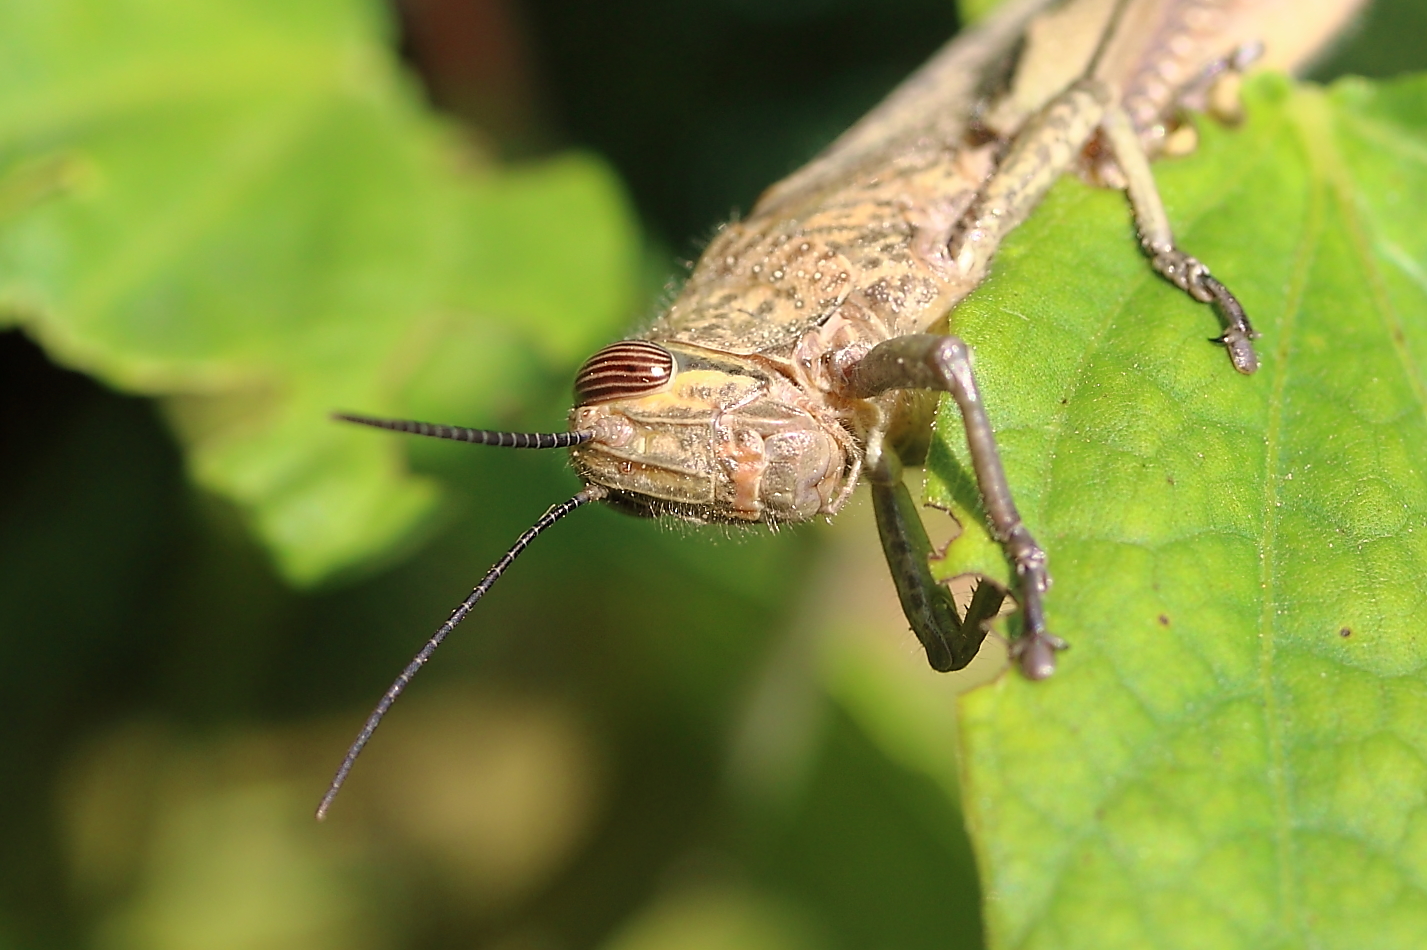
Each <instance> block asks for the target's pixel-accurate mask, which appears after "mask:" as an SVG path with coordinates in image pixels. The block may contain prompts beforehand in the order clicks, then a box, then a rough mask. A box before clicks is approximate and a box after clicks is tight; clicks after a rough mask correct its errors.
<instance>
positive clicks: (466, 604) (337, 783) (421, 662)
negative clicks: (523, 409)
mask: <svg viewBox="0 0 1427 950" xmlns="http://www.w3.org/2000/svg"><path fill="white" fill-rule="evenodd" d="M341 418H349V417H346V416H343V417H341ZM350 421H353V422H366V423H368V424H376V425H378V426H380V427H382V428H386V427H387V426H385V425H384V424H383V423H382V422H381V421H380V420H367V419H361V418H356V419H351V420H350ZM424 424H425V423H420V422H417V423H397V424H396V425H424ZM393 427H394V426H393ZM437 428H441V429H448V428H449V427H448V426H439V427H437ZM399 431H408V430H404V429H403V430H399ZM413 431H414V430H413ZM456 431H464V432H481V430H479V429H464V430H456ZM417 434H418V435H426V434H427V433H424V432H418V433H417ZM495 434H496V435H511V434H514V435H521V436H528V435H534V436H535V437H536V438H546V436H544V435H540V434H538V433H495ZM571 434H574V435H579V434H581V433H556V436H563V435H571ZM437 438H446V436H437ZM552 447H553V446H552ZM604 496H605V490H604V489H603V488H601V487H600V486H598V485H591V486H589V487H587V488H585V490H584V491H582V492H580V493H579V494H577V495H575V497H574V498H571V499H570V500H569V501H564V502H561V503H560V504H558V505H555V506H554V507H552V508H551V509H550V510H549V511H547V512H545V514H543V515H541V516H540V520H538V521H536V522H535V524H533V525H531V526H530V527H529V528H528V529H527V530H526V532H525V533H524V534H522V535H521V536H520V537H519V538H517V539H516V540H515V544H513V545H511V548H510V550H509V551H507V552H505V556H504V557H502V558H501V559H500V560H499V561H496V562H495V566H494V567H492V568H491V569H490V570H489V571H487V572H486V576H485V577H483V578H481V582H480V583H479V584H477V585H476V589H475V590H473V591H471V595H470V596H469V597H467V598H466V599H465V600H463V601H462V602H461V606H459V607H457V608H456V609H455V610H454V611H452V612H451V616H450V617H448V618H447V619H446V622H445V623H443V624H442V625H441V629H439V630H437V631H436V632H435V633H434V634H433V635H432V636H431V639H430V640H427V641H426V645H425V646H423V647H422V648H421V650H420V652H418V653H417V654H416V656H414V657H412V659H411V662H410V663H408V664H406V669H404V670H402V671H401V675H400V676H398V677H397V678H396V680H395V682H393V683H392V684H391V686H389V687H388V688H387V691H386V692H385V693H384V694H383V695H382V698H381V701H380V702H378V703H377V706H376V708H375V709H373V710H372V713H371V715H369V716H368V717H367V721H366V722H365V723H364V724H363V725H362V731H361V732H359V733H357V738H356V739H355V740H353V742H352V744H351V746H350V747H349V748H348V749H347V755H346V757H345V758H343V759H342V764H341V765H340V766H338V767H337V774H336V775H334V776H332V784H331V785H329V786H327V794H325V795H323V796H322V801H321V802H320V803H318V805H317V820H318V821H322V820H323V819H324V818H326V817H327V811H328V809H330V808H331V807H332V802H333V800H335V799H336V797H337V793H338V792H339V791H341V790H342V784H343V783H344V782H346V781H347V774H348V773H349V772H351V771H352V765H353V764H354V763H355V762H356V761H357V756H359V755H361V754H362V749H363V748H364V747H365V746H366V744H367V741H368V740H370V739H371V737H372V733H374V732H376V731H377V726H379V725H380V724H381V721H382V717H383V716H385V715H386V711H387V710H388V709H390V708H391V704H392V703H394V702H396V698H397V697H398V696H400V695H401V694H402V691H403V690H405V689H406V686H407V684H408V683H410V682H411V678H412V677H413V676H415V675H416V674H417V672H418V671H419V670H420V669H421V668H422V667H423V666H425V665H426V661H427V660H429V659H431V654H433V653H435V652H436V648H437V647H439V646H440V645H441V641H442V640H445V639H446V635H447V634H448V633H450V632H451V631H452V630H455V629H456V625H457V624H458V623H460V622H461V621H462V620H465V619H466V614H468V613H470V612H471V608H472V607H474V606H475V605H476V602H477V601H479V600H480V599H481V598H482V597H484V596H485V595H486V591H488V590H490V589H491V587H492V586H493V585H494V584H495V582H496V581H498V580H500V576H501V575H502V574H504V573H505V572H506V569H507V568H509V567H510V566H511V565H512V564H514V563H515V559H516V558H518V557H520V554H521V552H522V551H524V550H525V549H526V548H527V547H529V546H530V542H531V541H534V540H535V539H536V538H537V537H539V536H540V534H541V533H542V532H543V531H544V530H545V529H546V528H548V527H550V526H551V525H553V524H554V523H555V522H557V521H559V520H560V519H561V518H563V517H565V516H566V515H568V514H569V513H570V512H572V511H574V510H575V509H576V508H579V507H581V506H583V505H587V504H589V503H590V502H592V501H598V500H599V499H601V498H603V497H604Z"/></svg>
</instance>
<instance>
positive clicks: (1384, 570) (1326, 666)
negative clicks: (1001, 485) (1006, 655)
mask: <svg viewBox="0 0 1427 950" xmlns="http://www.w3.org/2000/svg"><path fill="white" fill-rule="evenodd" d="M1248 107H1249V113H1250V117H1251V118H1250V120H1249V122H1248V123H1247V124H1246V125H1245V126H1244V127H1243V128H1242V129H1239V130H1235V131H1226V130H1223V129H1219V128H1216V127H1214V126H1212V125H1210V124H1205V127H1203V128H1202V130H1201V131H1202V133H1203V136H1204V141H1203V145H1202V147H1201V149H1200V150H1199V152H1198V154H1196V155H1195V156H1193V157H1191V158H1189V159H1186V160H1183V161H1179V162H1165V163H1162V164H1161V165H1159V166H1157V174H1158V176H1159V178H1160V181H1161V183H1162V187H1163V190H1164V194H1165V198H1166V200H1167V203H1168V205H1169V209H1170V214H1171V217H1172V218H1173V220H1174V222H1175V224H1176V226H1177V227H1178V229H1179V235H1180V238H1181V240H1182V243H1183V245H1184V246H1185V247H1186V248H1187V249H1189V250H1190V251H1191V252H1192V253H1194V254H1196V255H1197V256H1199V257H1201V258H1202V259H1203V260H1205V261H1206V262H1208V263H1209V264H1210V265H1211V266H1212V267H1213V268H1214V269H1215V272H1216V273H1217V274H1218V275H1219V276H1221V277H1222V278H1223V280H1224V281H1225V283H1226V284H1228V285H1229V286H1231V287H1232V288H1234V290H1235V291H1236V292H1237V293H1238V294H1239V296H1240V297H1241V298H1242V299H1243V301H1244V303H1245V305H1246V306H1247V308H1248V310H1249V312H1250V313H1251V315H1252V317H1253V319H1254V322H1255V325H1256V326H1257V328H1258V329H1259V330H1261V331H1262V333H1263V337H1262V339H1261V340H1260V341H1259V349H1260V353H1261V355H1262V358H1263V366H1262V368H1261V369H1260V370H1259V372H1258V374H1257V375H1255V376H1252V377H1242V376H1239V375H1237V374H1235V373H1234V372H1233V371H1232V370H1231V369H1230V367H1229V365H1228V361H1227V360H1226V359H1225V357H1224V355H1223V353H1222V351H1221V350H1220V349H1219V348H1218V347H1215V346H1212V345H1210V344H1209V343H1207V342H1206V338H1208V337H1210V336H1213V335H1214V333H1215V323H1214V319H1213V317H1212V315H1211V312H1210V311H1209V309H1208V308H1206V307H1203V306H1200V305H1196V304H1195V303H1193V302H1192V301H1190V300H1189V299H1188V298H1187V297H1186V296H1185V295H1183V294H1180V293H1178V292H1177V291H1175V290H1174V289H1173V288H1171V287H1170V286H1169V285H1168V284H1167V283H1165V282H1164V281H1163V280H1161V279H1159V278H1157V277H1155V276H1154V275H1153V274H1152V273H1151V272H1150V270H1149V268H1148V267H1147V266H1146V264H1145V261H1144V259H1143V258H1142V256H1141V255H1140V254H1139V252H1138V250H1137V248H1136V246H1135V243H1134V240H1133V235H1132V231H1131V225H1130V221H1129V216H1128V212H1127V209H1126V207H1125V204H1124V199H1123V198H1122V197H1121V196H1120V195H1118V194H1116V193H1113V192H1106V191H1096V190H1092V189H1089V188H1087V187H1085V186H1083V185H1081V184H1080V183H1078V182H1075V181H1066V182H1063V183H1061V184H1060V185H1059V186H1058V187H1057V188H1056V190H1055V191H1054V192H1053V194H1052V195H1051V196H1050V198H1049V200H1048V201H1047V202H1046V204H1045V205H1044V206H1043V207H1042V208H1041V209H1040V210H1039V211H1038V212H1037V214H1036V215H1035V216H1034V218H1033V219H1032V221H1031V222H1030V223H1028V224H1027V225H1026V226H1025V227H1024V228H1023V229H1021V230H1020V231H1019V232H1018V233H1017V234H1016V235H1014V237H1013V239H1012V240H1011V241H1010V242H1008V243H1007V245H1006V246H1005V248H1004V249H1003V251H1002V255H1001V257H1000V258H999V259H998V261H997V264H996V270H997V274H996V276H995V277H993V278H992V280H991V281H990V282H989V283H988V284H987V285H985V286H984V287H983V288H982V289H981V290H980V291H979V292H978V293H977V294H976V295H975V296H974V297H973V298H972V299H971V300H969V301H968V302H967V303H966V304H965V305H964V306H963V307H962V309H961V310H959V311H958V313H957V315H956V327H957V330H958V332H960V333H962V334H964V335H965V337H966V338H967V339H968V340H969V341H970V342H971V343H972V345H973V347H974V349H975V352H976V357H977V367H978V370H979V373H980V375H981V378H982V379H983V380H984V385H985V398H986V402H987V405H988V407H989V409H990V412H991V415H992V419H993V421H994V422H995V424H996V426H997V429H998V432H999V435H1000V439H1001V444H1002V446H1003V448H1004V451H1005V458H1006V463H1007V468H1008V472H1009V477H1010V481H1011V484H1012V486H1013V488H1014V489H1015V491H1016V492H1017V494H1018V499H1019V501H1020V503H1021V510H1022V513H1023V514H1024V516H1025V520H1026V522H1027V524H1028V525H1029V526H1030V527H1031V529H1032V531H1033V532H1034V533H1035V534H1036V536H1037V537H1038V538H1039V539H1040V540H1041V541H1042V543H1043V544H1044V545H1045V546H1046V548H1047V549H1048V551H1049V552H1050V558H1051V562H1050V563H1051V568H1052V573H1053V574H1054V577H1055V580H1056V585H1055V587H1054V588H1053V589H1052V591H1051V592H1050V595H1049V600H1048V610H1049V616H1050V622H1051V624H1052V627H1053V629H1054V631H1055V632H1056V633H1058V634H1060V635H1061V636H1063V637H1065V638H1066V639H1067V640H1068V641H1070V643H1071V647H1072V648H1071V649H1070V651H1069V652H1067V653H1065V654H1063V655H1062V659H1061V668H1060V671H1059V672H1058V673H1057V675H1056V676H1055V677H1054V678H1053V679H1052V680H1050V681H1049V682H1045V683H1030V682H1027V681H1026V680H1024V679H1022V678H1020V677H1017V676H1006V677H1003V678H1002V679H1001V680H1000V681H999V682H997V683H996V684H994V685H992V686H990V687H988V688H985V689H981V690H978V691H974V692H972V693H970V694H968V695H967V696H966V697H964V699H963V701H962V703H961V712H962V739H963V744H964V768H965V775H966V778H967V783H968V784H967V787H966V789H965V790H964V805H965V808H966V811H967V815H968V820H969V822H970V824H971V826H972V828H973V830H974V838H975V840H976V843H977V847H978V849H979V852H980V860H981V865H982V871H983V882H984V885H985V887H986V891H987V894H988V898H989V902H990V903H989V907H988V910H987V919H988V926H989V930H990V935H991V938H992V945H993V946H997V947H1038V948H1039V947H1096V948H1106V947H1146V946H1153V947H1166V948H1171V947H1215V948H1223V950H1228V948H1234V947H1253V948H1260V947H1308V946H1313V947H1344V948H1347V947H1365V946H1374V947H1415V946H1417V945H1419V944H1420V941H1421V935H1422V934H1423V933H1424V932H1427V807H1424V806H1427V678H1424V676H1423V667H1424V660H1427V635H1424V630H1427V222H1424V220H1423V215H1424V213H1427V79H1423V78H1413V79H1407V80H1402V81H1397V82H1394V83H1390V84H1384V85H1382V86H1377V87H1374V86H1371V85H1368V84H1366V83H1363V82H1361V81H1344V82H1341V83H1339V84H1337V85H1336V86H1334V87H1333V88H1332V89H1330V90H1327V91H1324V90H1322V89H1318V88H1314V87H1290V86H1288V85H1287V84H1286V83H1284V81H1282V80H1280V79H1275V78H1272V77H1269V78H1265V79H1263V80H1261V81H1259V82H1257V83H1256V84H1254V85H1252V87H1251V89H1250V95H1249V101H1248ZM959 429H960V422H959V420H958V419H957V418H956V416H955V413H954V412H944V413H943V415H942V418H941V428H940V440H941V442H940V447H941V452H940V453H939V454H938V456H937V457H936V458H934V459H933V463H932V466H931V468H932V471H933V477H932V480H931V484H930V495H931V496H932V497H933V498H934V499H936V500H938V501H942V502H954V503H955V505H954V506H955V507H956V508H957V510H958V511H959V512H960V514H961V516H962V520H963V521H964V522H965V523H966V524H967V525H968V531H967V533H966V534H965V535H964V536H963V540H962V541H958V542H955V543H953V545H952V551H951V552H950V557H949V559H948V570H949V571H952V572H955V571H959V570H963V569H967V568H980V569H986V570H989V571H992V572H995V573H999V574H1000V575H1001V576H1004V575H1005V565H1004V562H1003V561H1001V559H1000V558H999V555H995V556H993V557H991V558H988V557H987V555H988V553H990V554H992V555H994V554H995V549H994V547H991V546H989V545H988V544H987V543H986V537H985V533H984V531H983V530H982V529H980V528H979V527H977V525H978V524H979V522H978V521H977V519H976V516H975V515H974V514H970V513H969V512H974V511H975V509H976V507H977V504H978V503H977V501H976V498H975V494H974V489H973V488H971V486H970V483H969V482H968V481H967V479H966V477H965V472H966V471H967V469H966V467H965V466H966V461H965V458H964V448H963V445H964V440H963V438H962V436H961V434H960V431H959Z"/></svg>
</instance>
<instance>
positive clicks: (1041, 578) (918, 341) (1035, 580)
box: [847, 333, 1065, 679]
mask: <svg viewBox="0 0 1427 950" xmlns="http://www.w3.org/2000/svg"><path fill="white" fill-rule="evenodd" d="M847 385H848V389H849V391H850V392H849V394H850V395H854V396H858V397H863V398H866V397H870V396H875V395H877V394H879V393H884V392H887V391H888V390H893V389H932V390H937V391H940V392H946V393H950V394H951V396H952V398H953V399H955V400H956V404H957V406H958V407H960V409H961V418H962V421H963V423H964V424H965V426H966V442H967V445H968V447H969V448H970V450H971V465H972V468H973V469H974V470H975V472H976V484H977V486H978V488H979V489H980V491H981V500H982V504H983V506H984V507H985V510H986V516H987V518H988V519H989V520H990V522H991V531H992V534H993V535H995V537H996V539H997V540H998V541H1000V542H1001V546H1002V548H1003V549H1004V550H1005V552H1006V556H1007V557H1008V558H1010V560H1011V563H1012V564H1013V565H1014V566H1015V569H1016V574H1017V576H1018V577H1019V578H1020V588H1021V590H1020V601H1021V614H1022V618H1023V621H1022V632H1021V635H1020V636H1019V637H1018V638H1017V639H1016V641H1015V642H1014V643H1013V644H1012V646H1011V650H1012V655H1013V656H1014V657H1016V659H1017V660H1018V661H1019V663H1020V665H1021V669H1022V671H1023V672H1024V673H1025V674H1026V675H1027V676H1028V677H1030V678H1032V679H1044V678H1045V677H1047V676H1049V675H1050V674H1051V673H1052V672H1054V670H1055V651H1057V650H1061V649H1064V648H1065V643H1064V642H1063V641H1062V640H1060V639H1059V638H1058V637H1055V636H1052V635H1051V634H1050V633H1049V632H1048V631H1047V630H1046V625H1045V607H1044V603H1043V597H1044V594H1045V591H1046V590H1047V588H1049V587H1050V575H1049V574H1048V573H1047V571H1046V555H1045V551H1044V550H1043V549H1042V548H1041V546H1040V545H1039V544H1037V543H1036V540H1035V538H1033V537H1032V536H1031V533H1030V531H1029V530H1028V529H1027V528H1026V526H1025V524H1023V523H1022V521H1021V515H1020V512H1019V511H1017V510H1016V503H1015V501H1014V500H1013V499H1012V497H1011V487H1010V485H1008V484H1007V483H1006V472H1005V469H1004V468H1003V467H1002V465H1001V455H1000V452H999V451H997V448H996V436H995V434H994V433H993V431H992V429H991V420H990V419H989V418H988V417H987V415H986V409H985V406H984V405H983V404H982V402H981V393H980V391H979V390H978V389H977V386H976V379H975V377H974V376H973V375H972V372H971V360H970V354H969V351H968V350H967V347H966V344H965V343H963V342H962V341H961V340H959V339H957V338H956V337H954V336H936V335H933V334H927V333H920V334H913V335H910V336H902V337H897V338H895V339H892V340H888V341H886V342H884V343H879V344H878V345H877V346H874V347H873V348H872V349H871V350H869V351H868V353H867V355H866V356H864V357H863V358H862V359H861V360H859V361H858V362H857V363H856V364H855V365H853V366H852V367H850V368H849V370H848V371H847ZM885 454H886V453H882V455H885ZM869 461H870V463H871V467H872V468H873V470H874V475H873V479H872V481H873V499H874V502H876V500H877V498H878V489H877V483H878V480H879V476H878V475H877V474H876V469H877V466H879V465H882V464H884V461H883V459H881V458H878V459H871V460H869ZM881 478H882V480H883V484H884V486H885V487H884V491H886V492H889V493H894V492H895V488H896V485H897V484H900V482H899V481H895V480H894V481H895V483H893V482H888V481H887V479H888V478H891V476H890V475H883V476H881ZM905 491H906V489H905V488H903V489H902V492H903V493H905ZM897 504H898V503H897V502H896V499H895V496H894V495H893V496H892V497H886V498H884V500H883V501H881V502H880V503H878V508H879V510H878V525H879V527H881V526H882V524H883V521H884V511H883V509H886V510H887V511H886V517H887V518H888V520H889V521H890V520H891V516H892V515H893V514H895V515H896V516H897V518H898V519H899V521H898V524H897V525H895V526H893V527H894V529H895V530H901V531H903V532H904V533H906V532H907V531H909V530H910V524H909V521H908V519H907V518H906V517H905V512H906V511H908V510H909V511H910V512H911V515H912V517H911V519H910V520H911V521H915V522H916V529H915V530H917V531H920V532H921V535H920V541H921V543H922V544H923V545H926V544H927V542H926V533H925V529H923V528H922V527H921V523H920V520H918V519H916V517H915V509H914V508H912V507H911V502H910V498H908V500H907V502H906V503H905V507H904V508H897V510H896V511H895V512H894V511H893V508H894V507H896V505H897ZM887 534H888V532H887V531H886V530H884V531H883V539H882V543H883V547H884V549H885V550H886V551H887V553H888V562H889V564H890V566H891V568H892V574H893V576H894V577H905V576H906V575H907V574H908V571H907V568H906V565H905V563H904V561H905V560H906V558H908V557H910V556H911V554H906V555H904V554H903V553H902V549H901V548H897V547H896V544H904V545H906V547H907V549H908V551H911V549H912V548H914V547H915V543H916V539H915V538H912V539H911V540H910V541H895V539H894V542H895V543H894V542H889V540H888V537H887ZM927 546H928V549H929V545H927ZM913 553H915V552H913ZM927 577H928V578H929V577H930V573H929V572H928V573H927ZM906 583H909V582H908V581H906V580H898V593H899V594H902V593H903V587H904V584H906ZM903 598H904V599H903V604H904V606H905V605H906V604H907V599H906V595H905V594H903ZM923 599H924V600H932V598H929V597H923ZM974 601H975V598H973V603H974ZM997 606H998V607H999V604H998V605H997ZM984 607H985V604H984V603H983V604H982V605H981V608H979V609H984ZM925 616H935V608H932V612H931V613H930V614H928V615H925ZM908 619H910V620H912V623H913V625H914V626H915V625H916V623H917V622H918V618H917V617H913V611H912V610H911V609H909V610H908ZM966 626H967V624H966V623H965V622H963V623H961V624H960V625H958V626H956V627H954V628H952V629H950V630H949V631H947V633H944V634H943V635H942V636H943V639H945V638H946V637H947V636H948V635H949V636H950V638H951V640H952V642H953V643H954V644H959V643H962V642H964V641H966V640H967V639H968V636H975V635H976V634H975V629H973V631H972V632H971V633H970V634H969V635H968V633H967V632H966V629H965V628H966ZM977 626H979V624H978V625H977ZM917 635H918V636H919V637H922V641H923V643H924V644H926V643H927V638H926V637H924V636H923V633H922V631H921V630H918V631H917ZM976 644H977V645H978V646H979V644H980V640H979V639H978V640H977V641H976ZM932 649H933V647H932V646H928V647H927V651H928V656H929V657H930V656H931V654H932ZM957 649H962V650H964V649H965V647H964V646H955V647H951V648H950V649H949V652H951V653H952V654H953V655H954V654H955V652H956V650H957ZM968 661H969V658H968ZM932 665H933V666H935V665H936V663H935V659H933V664H932Z"/></svg>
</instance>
